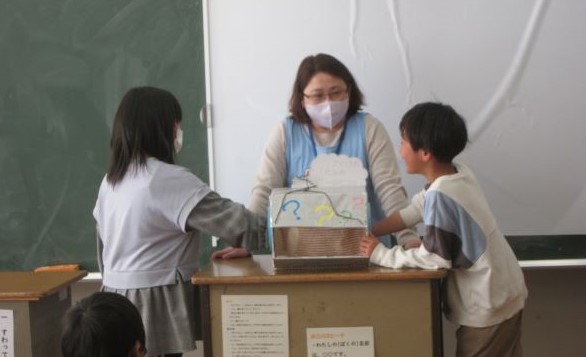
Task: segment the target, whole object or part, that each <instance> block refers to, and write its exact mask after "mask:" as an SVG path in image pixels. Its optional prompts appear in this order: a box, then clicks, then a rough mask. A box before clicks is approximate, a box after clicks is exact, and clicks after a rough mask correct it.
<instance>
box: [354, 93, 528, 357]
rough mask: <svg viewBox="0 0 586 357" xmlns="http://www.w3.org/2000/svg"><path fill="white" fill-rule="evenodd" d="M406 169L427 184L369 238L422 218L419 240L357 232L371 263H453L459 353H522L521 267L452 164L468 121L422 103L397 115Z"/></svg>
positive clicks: (448, 294)
mask: <svg viewBox="0 0 586 357" xmlns="http://www.w3.org/2000/svg"><path fill="white" fill-rule="evenodd" d="M399 129H400V131H401V149H400V152H401V156H402V158H403V160H404V161H405V166H406V170H407V172H408V173H411V174H420V175H423V176H424V177H425V178H426V179H427V181H428V184H427V185H426V188H425V189H424V190H423V191H421V192H420V193H418V194H417V195H416V196H415V197H414V198H413V199H412V203H411V204H410V205H409V206H408V207H406V208H404V209H403V210H401V211H399V212H398V213H396V214H394V215H392V216H390V217H387V218H386V219H384V220H382V221H380V222H377V224H375V225H374V227H373V229H372V234H373V235H374V236H378V235H382V234H388V233H392V232H396V231H399V230H401V229H404V228H406V227H411V226H414V225H415V224H417V223H419V222H421V221H422V222H423V224H424V227H425V234H424V236H423V240H422V244H421V245H420V246H419V247H417V248H414V249H408V250H405V249H403V248H402V247H400V246H397V247H393V248H391V249H388V248H386V247H384V246H383V245H382V244H379V242H378V241H377V240H376V238H374V236H368V237H364V238H362V241H361V251H362V253H363V254H365V255H368V256H370V261H371V262H372V263H375V264H378V265H383V266H387V267H391V268H403V267H409V268H424V269H442V268H445V269H450V271H449V273H448V277H447V279H446V283H447V286H444V288H445V290H446V291H445V295H444V296H445V300H444V313H445V314H446V317H447V318H448V319H449V320H450V321H452V322H454V323H456V324H458V325H459V328H458V330H457V332H456V336H457V351H456V355H457V356H458V357H460V356H494V357H497V356H498V357H507V356H515V357H516V356H521V355H522V350H521V343H520V338H521V312H522V310H523V307H524V305H525V299H526V298H527V289H526V287H525V282H524V278H523V273H522V271H521V268H520V267H519V264H518V262H517V259H516V257H515V255H514V253H513V251H512V250H511V248H510V246H509V245H508V243H507V241H506V240H505V238H504V236H503V234H502V233H501V232H500V231H499V229H498V227H497V225H496V221H495V219H494V217H493V215H492V213H491V211H490V208H489V206H488V203H487V201H486V199H485V197H484V194H483V192H482V190H481V188H480V185H479V183H478V181H477V180H476V178H475V177H474V175H473V174H472V172H471V171H470V169H469V168H468V167H466V166H464V165H462V164H458V163H454V162H452V159H453V158H454V157H455V156H456V155H458V154H459V153H460V152H461V151H462V150H464V147H465V146H466V143H467V142H468V134H467V130H466V124H465V123H464V120H463V119H462V117H460V115H458V113H456V112H455V111H454V109H452V107H450V106H448V105H443V104H439V103H422V104H418V105H416V106H414V107H413V108H412V109H410V110H409V111H408V112H407V113H406V114H405V115H404V116H403V118H402V119H401V123H400V125H399Z"/></svg>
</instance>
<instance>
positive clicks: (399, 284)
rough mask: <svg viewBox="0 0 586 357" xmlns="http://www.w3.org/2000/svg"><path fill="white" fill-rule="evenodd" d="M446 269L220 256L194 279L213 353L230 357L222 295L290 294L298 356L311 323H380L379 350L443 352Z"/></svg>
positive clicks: (293, 348)
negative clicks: (302, 266) (314, 265)
mask: <svg viewBox="0 0 586 357" xmlns="http://www.w3.org/2000/svg"><path fill="white" fill-rule="evenodd" d="M445 276H446V271H444V270H438V271H435V270H416V269H404V270H393V269H387V268H382V267H378V266H371V267H370V268H368V269H366V270H360V271H343V272H342V271H341V272H310V273H308V272H303V273H293V272H287V273H282V272H275V271H274V269H273V265H272V256H270V255H257V256H254V257H252V258H242V259H232V260H214V261H212V262H210V265H209V266H208V267H207V268H206V269H204V270H202V271H201V272H198V273H196V274H195V275H194V276H193V277H192V279H191V281H192V283H193V284H196V285H199V286H200V291H201V296H202V318H203V334H204V335H203V341H204V355H205V356H206V357H212V356H213V357H222V356H223V351H222V349H223V348H222V346H223V344H222V326H221V324H222V306H221V297H222V295H286V296H287V297H288V309H289V349H290V356H291V357H305V356H307V345H306V329H307V328H316V327H356V326H372V327H373V329H374V343H375V353H376V355H377V356H433V357H439V356H442V355H443V351H442V350H443V347H442V329H441V321H442V320H441V310H440V296H439V295H440V294H439V285H440V280H441V279H442V278H444V277H445Z"/></svg>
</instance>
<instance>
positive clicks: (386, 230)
mask: <svg viewBox="0 0 586 357" xmlns="http://www.w3.org/2000/svg"><path fill="white" fill-rule="evenodd" d="M405 228H407V226H406V225H405V222H403V218H401V215H400V214H399V213H398V212H397V213H395V214H393V215H391V216H389V217H387V218H385V219H383V220H381V221H378V222H376V223H375V224H374V225H373V226H372V234H373V235H375V236H377V237H379V236H383V235H385V234H392V233H395V232H398V231H401V230H403V229H405Z"/></svg>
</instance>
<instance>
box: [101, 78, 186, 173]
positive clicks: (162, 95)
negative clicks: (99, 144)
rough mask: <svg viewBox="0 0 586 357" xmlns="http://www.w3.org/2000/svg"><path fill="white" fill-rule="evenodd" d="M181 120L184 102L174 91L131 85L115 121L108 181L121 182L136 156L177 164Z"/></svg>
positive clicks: (144, 160) (137, 157)
mask: <svg viewBox="0 0 586 357" xmlns="http://www.w3.org/2000/svg"><path fill="white" fill-rule="evenodd" d="M180 122H181V106H180V105H179V102H178V101H177V99H176V98H175V96H174V95H173V94H171V93H170V92H168V91H166V90H164V89H160V88H154V87H137V88H132V89H130V90H129V91H128V92H127V93H126V94H125V95H124V97H123V98H122V101H121V102H120V105H119V106H118V110H117V112H116V116H115V117H114V123H113V125H112V137H111V139H110V148H111V152H110V159H109V163H108V182H110V183H111V184H116V183H118V182H120V181H121V180H122V179H123V178H124V175H125V174H126V171H127V169H128V166H129V165H130V164H131V163H132V162H133V161H136V160H138V162H139V163H140V164H144V163H145V162H146V159H147V158H148V157H154V158H156V159H158V160H161V161H163V162H166V163H169V164H173V163H174V162H175V159H174V158H175V147H174V141H175V137H176V135H177V130H178V128H179V123H180Z"/></svg>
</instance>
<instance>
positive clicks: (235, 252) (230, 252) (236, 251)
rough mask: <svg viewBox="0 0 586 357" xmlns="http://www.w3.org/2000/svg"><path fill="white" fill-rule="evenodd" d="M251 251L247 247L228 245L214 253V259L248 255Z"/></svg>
mask: <svg viewBox="0 0 586 357" xmlns="http://www.w3.org/2000/svg"><path fill="white" fill-rule="evenodd" d="M249 255H250V252H249V251H248V249H246V248H234V247H227V248H224V249H222V250H217V251H215V252H213V253H212V259H232V258H241V257H248V256H249Z"/></svg>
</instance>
